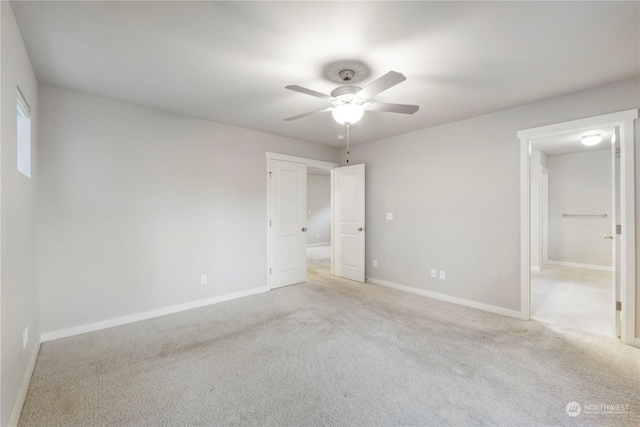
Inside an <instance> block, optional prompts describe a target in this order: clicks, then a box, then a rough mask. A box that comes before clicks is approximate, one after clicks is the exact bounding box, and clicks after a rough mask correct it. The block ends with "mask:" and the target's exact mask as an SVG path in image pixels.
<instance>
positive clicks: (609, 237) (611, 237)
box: [604, 236, 613, 240]
mask: <svg viewBox="0 0 640 427" xmlns="http://www.w3.org/2000/svg"><path fill="white" fill-rule="evenodd" d="M604 238H605V239H612V240H613V236H604Z"/></svg>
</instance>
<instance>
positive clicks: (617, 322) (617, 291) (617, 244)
mask: <svg viewBox="0 0 640 427" xmlns="http://www.w3.org/2000/svg"><path fill="white" fill-rule="evenodd" d="M613 132H614V138H613V139H612V141H611V170H612V172H613V176H612V183H613V200H612V204H613V206H612V215H611V227H612V230H611V236H612V237H613V239H612V241H611V244H612V251H611V253H612V260H611V265H612V266H613V278H612V280H613V301H614V304H615V308H614V310H613V325H614V334H615V336H616V337H620V335H621V333H622V317H621V316H620V314H621V312H620V311H621V309H622V302H621V301H622V297H621V281H620V271H621V267H622V266H621V263H620V250H621V237H622V236H621V234H620V232H619V230H618V226H619V224H621V221H620V214H621V212H620V211H621V209H620V138H619V137H618V136H617V134H618V132H619V131H618V128H617V127H616V128H615V129H614V131H613Z"/></svg>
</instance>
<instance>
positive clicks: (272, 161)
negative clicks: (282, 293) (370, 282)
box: [265, 152, 365, 289]
mask: <svg viewBox="0 0 640 427" xmlns="http://www.w3.org/2000/svg"><path fill="white" fill-rule="evenodd" d="M265 154H266V158H267V178H266V179H267V221H266V222H267V288H268V289H274V288H278V287H282V286H289V285H293V284H296V283H301V282H304V281H306V280H307V273H308V271H307V250H306V249H307V241H308V240H307V232H308V231H309V227H308V224H307V221H308V219H309V215H310V214H309V213H308V212H309V211H310V210H309V209H307V195H308V194H307V193H308V189H307V178H308V176H309V175H308V170H311V171H312V172H314V171H315V172H318V169H324V170H329V171H330V183H331V187H330V195H331V204H330V207H331V210H330V218H331V234H330V236H331V237H330V240H329V242H331V243H330V245H329V246H330V252H331V268H330V274H331V275H335V276H339V277H343V278H346V279H350V280H354V281H357V282H361V283H364V281H365V165H364V164H357V165H350V166H344V167H339V165H338V164H337V163H331V162H325V161H320V160H313V159H307V158H302V157H294V156H288V155H284V154H277V153H269V152H267V153H265ZM312 175H313V174H312ZM314 234H315V236H320V237H316V239H323V237H322V234H321V233H319V232H317V230H316V231H315V232H314ZM311 239H313V234H312V238H311ZM311 239H309V240H311ZM324 239H325V240H324V241H321V242H319V243H323V244H324V246H327V245H326V242H327V240H326V237H324ZM325 250H326V248H325ZM323 258H326V257H324V256H323Z"/></svg>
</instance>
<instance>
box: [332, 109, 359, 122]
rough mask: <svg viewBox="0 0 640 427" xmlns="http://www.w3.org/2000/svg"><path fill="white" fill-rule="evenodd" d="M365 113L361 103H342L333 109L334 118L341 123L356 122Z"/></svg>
mask: <svg viewBox="0 0 640 427" xmlns="http://www.w3.org/2000/svg"><path fill="white" fill-rule="evenodd" d="M363 114H364V108H363V106H362V105H359V104H342V105H339V106H337V107H335V108H334V109H333V110H331V115H332V116H333V119H334V120H335V121H336V122H338V123H340V124H341V125H344V124H346V123H349V124H354V123H356V122H358V121H359V120H360V119H361V118H362V115H363Z"/></svg>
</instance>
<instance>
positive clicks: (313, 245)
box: [307, 242, 331, 248]
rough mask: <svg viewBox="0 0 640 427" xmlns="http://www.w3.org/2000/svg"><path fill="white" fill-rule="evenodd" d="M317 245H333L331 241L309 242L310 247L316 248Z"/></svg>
mask: <svg viewBox="0 0 640 427" xmlns="http://www.w3.org/2000/svg"><path fill="white" fill-rule="evenodd" d="M316 246H331V242H320V243H309V244H308V245H307V247H308V248H315V247H316Z"/></svg>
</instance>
